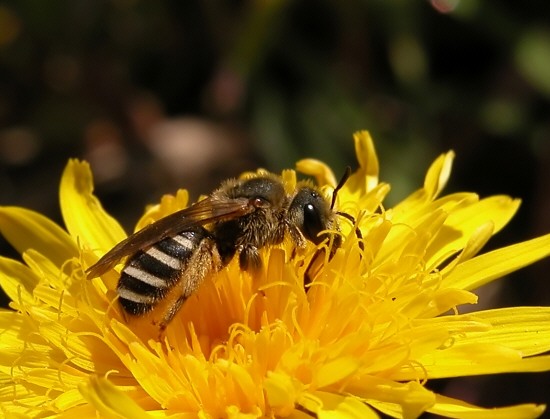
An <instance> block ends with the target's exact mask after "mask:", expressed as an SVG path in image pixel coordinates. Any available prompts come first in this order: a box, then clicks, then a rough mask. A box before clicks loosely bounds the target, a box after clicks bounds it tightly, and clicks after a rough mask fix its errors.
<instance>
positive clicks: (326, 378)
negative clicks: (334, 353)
mask: <svg viewBox="0 0 550 419" xmlns="http://www.w3.org/2000/svg"><path fill="white" fill-rule="evenodd" d="M359 367H360V364H359V362H358V361H357V360H356V359H355V358H352V357H342V358H337V359H334V360H332V361H327V362H325V363H324V364H323V365H321V367H320V368H319V370H318V371H317V381H316V385H317V386H318V387H320V388H321V387H326V386H329V385H331V384H333V383H335V382H337V381H340V380H343V379H345V378H346V377H348V376H349V375H351V374H353V373H354V372H355V371H357V369H358V368H359Z"/></svg>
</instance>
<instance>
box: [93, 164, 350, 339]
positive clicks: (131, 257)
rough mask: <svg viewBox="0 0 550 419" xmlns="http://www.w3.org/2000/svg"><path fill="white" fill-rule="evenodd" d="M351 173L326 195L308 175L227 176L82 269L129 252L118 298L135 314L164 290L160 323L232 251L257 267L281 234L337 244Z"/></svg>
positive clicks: (105, 266) (101, 268) (301, 243)
mask: <svg viewBox="0 0 550 419" xmlns="http://www.w3.org/2000/svg"><path fill="white" fill-rule="evenodd" d="M349 173H350V170H349V168H348V170H347V171H346V174H345V175H344V177H343V178H342V180H341V181H340V183H339V184H338V186H337V187H336V188H335V190H334V192H333V196H332V201H331V202H329V200H328V199H327V198H326V197H325V196H324V195H323V194H322V193H321V191H320V190H319V189H318V188H316V187H313V186H311V185H310V184H308V183H307V182H298V183H297V185H296V188H295V190H294V191H293V192H291V193H287V192H285V188H284V184H283V180H282V178H281V177H280V176H277V175H274V174H270V173H258V174H255V175H252V176H251V177H249V178H246V179H230V180H227V181H225V182H224V183H222V185H221V186H220V187H219V188H218V189H216V190H214V191H213V192H212V193H211V194H210V195H209V196H207V197H206V198H205V199H203V200H201V201H198V202H197V203H195V204H193V205H191V206H190V207H188V208H185V209H182V210H180V211H177V212H175V213H173V214H170V215H168V216H166V217H164V218H161V219H159V220H157V221H156V222H154V223H152V224H150V225H148V226H146V227H144V228H143V229H141V230H139V231H137V232H136V233H134V234H132V235H130V236H129V237H128V238H126V239H125V240H123V241H121V242H120V243H118V244H117V245H116V246H115V247H114V248H113V249H111V250H110V251H109V252H107V253H106V254H105V255H104V256H103V257H102V258H100V259H99V261H98V262H97V263H96V264H94V265H93V266H91V267H90V268H89V269H88V270H87V276H88V278H95V277H98V276H100V275H102V274H103V273H105V272H106V271H108V270H109V269H111V268H113V267H114V266H115V265H116V264H117V263H118V262H119V261H120V260H121V259H123V258H125V257H127V260H126V262H125V265H124V267H123V269H122V271H121V274H120V279H119V281H118V284H117V288H116V291H117V293H118V301H119V304H120V306H121V308H122V310H123V312H124V313H126V314H127V315H129V316H134V317H137V316H142V315H145V314H146V313H149V312H151V311H152V310H153V309H154V308H155V307H156V306H157V305H159V303H160V302H161V301H163V300H165V299H167V298H168V296H169V295H170V302H169V303H168V304H167V307H166V309H165V313H163V317H162V320H161V321H160V328H161V330H163V329H164V328H166V326H167V325H168V323H169V322H170V321H171V320H172V319H173V317H174V316H175V315H176V313H177V312H178V310H179V309H180V308H181V306H182V304H183V303H184V302H185V300H186V299H187V298H188V297H189V296H190V295H191V294H193V293H194V292H195V291H196V290H197V289H198V288H199V286H200V285H201V284H202V283H203V281H204V280H205V279H206V278H207V277H208V276H209V275H210V274H212V273H215V272H218V271H219V270H220V269H222V268H223V267H224V266H226V265H227V264H228V263H229V261H230V260H231V259H232V258H233V257H238V261H239V267H240V269H242V270H255V269H259V268H260V267H261V263H262V262H261V258H260V250H261V249H262V248H264V247H266V246H272V245H277V244H280V243H282V242H283V240H284V239H285V237H287V236H288V237H290V239H291V240H292V241H293V243H294V245H295V246H296V247H297V248H304V247H305V246H306V244H307V241H309V242H312V243H314V244H316V245H319V244H321V243H322V242H323V241H325V240H326V241H327V243H330V246H331V248H330V250H329V258H330V257H332V255H333V254H334V253H335V251H336V249H337V248H338V247H339V246H340V245H341V237H340V235H339V234H338V232H339V226H338V222H337V216H338V214H341V213H338V212H337V211H335V210H334V203H335V200H336V193H337V191H338V189H340V188H341V186H342V185H343V184H344V182H345V181H346V179H347V177H348V176H349ZM331 236H332V237H331ZM319 249H321V248H319ZM320 253H321V250H318V251H317V252H316V254H315V255H314V257H313V259H312V260H311V262H310V265H309V266H312V262H313V260H314V259H315V258H316V257H317V256H319V254H320ZM308 271H309V267H308V269H306V274H305V275H306V277H305V278H304V284H305V285H307V283H308V282H310V278H309V277H308V275H309V273H308Z"/></svg>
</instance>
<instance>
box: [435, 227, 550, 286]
mask: <svg viewBox="0 0 550 419" xmlns="http://www.w3.org/2000/svg"><path fill="white" fill-rule="evenodd" d="M548 256H550V234H547V235H546V236H541V237H537V238H536V239H532V240H528V241H525V242H522V243H518V244H514V245H511V246H508V247H503V248H501V249H497V250H494V251H492V252H489V253H485V254H483V255H479V256H477V257H475V258H473V259H470V260H467V261H465V262H464V263H461V264H459V265H457V266H456V267H455V268H454V269H453V270H452V271H451V272H449V273H448V274H447V275H446V276H445V277H444V278H443V281H442V286H444V287H449V288H461V289H465V290H472V289H475V288H478V287H480V286H482V285H483V284H486V283H488V282H491V281H493V280H494V279H497V278H501V277H503V276H504V275H506V274H508V273H510V272H513V271H516V270H518V269H520V268H523V267H524V266H527V265H529V264H531V263H533V262H536V261H537V260H540V259H542V258H545V257H548Z"/></svg>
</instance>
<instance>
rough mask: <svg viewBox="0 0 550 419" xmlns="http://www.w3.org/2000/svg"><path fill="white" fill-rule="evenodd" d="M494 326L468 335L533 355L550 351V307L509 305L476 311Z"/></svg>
mask: <svg viewBox="0 0 550 419" xmlns="http://www.w3.org/2000/svg"><path fill="white" fill-rule="evenodd" d="M471 317H473V318H475V319H479V320H483V321H486V322H488V323H490V324H491V326H492V327H491V328H490V329H489V330H487V331H484V332H483V333H472V334H469V335H468V336H467V340H468V342H470V343H477V344H482V343H493V344H500V345H503V346H507V347H509V348H513V349H516V350H518V351H521V353H522V355H523V356H532V355H537V354H541V353H544V352H546V351H550V307H509V308H501V309H494V310H486V311H479V312H475V313H473V314H472V315H471Z"/></svg>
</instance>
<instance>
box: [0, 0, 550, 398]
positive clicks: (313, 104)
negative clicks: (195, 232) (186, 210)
mask: <svg viewBox="0 0 550 419" xmlns="http://www.w3.org/2000/svg"><path fill="white" fill-rule="evenodd" d="M549 18H550V3H547V2H543V1H530V2H518V1H512V0H507V1H504V0H501V1H481V0H478V1H476V0H462V1H461V0H446V1H443V0H442V1H435V0H434V1H432V2H428V1H415V2H411V1H403V0H402V1H383V0H378V1H376V0H372V1H354V0H344V1H326V0H316V1H313V0H305V1H288V0H287V1H284V0H269V1H268V0H265V1H176V0H173V1H154V2H152V1H146V0H113V1H98V0H58V1H55V2H46V1H43V0H12V1H4V2H1V3H0V205H19V206H24V207H27V208H31V209H34V210H36V211H39V212H42V213H45V214H47V215H48V216H50V217H52V218H53V219H54V220H56V221H59V222H61V219H60V214H59V208H58V201H57V199H58V196H57V190H58V185H59V179H60V175H61V172H62V170H63V168H64V166H65V164H66V162H67V159H68V158H69V157H79V158H83V159H86V160H88V161H90V163H91V164H92V168H93V171H94V176H95V182H96V191H97V194H98V195H99V196H100V198H101V199H102V202H103V203H104V206H105V207H106V208H107V210H108V211H109V212H111V213H112V214H113V215H115V216H116V217H117V218H118V219H119V220H121V222H122V223H123V225H124V226H125V227H126V228H127V229H128V230H129V229H131V228H132V226H133V225H134V223H135V221H136V220H137V218H138V217H139V215H140V214H141V212H142V210H143V208H144V206H145V205H146V204H148V203H150V202H155V201H157V200H158V199H159V197H160V196H161V195H162V194H163V193H168V192H174V191H175V190H176V189H177V188H178V187H186V188H188V189H190V191H191V193H192V197H193V198H196V197H197V195H198V194H199V193H208V192H209V191H210V190H211V189H212V188H214V187H215V186H216V185H217V184H218V183H219V181H220V180H221V179H223V178H226V177H230V176H235V175H237V174H239V173H240V172H242V171H243V170H248V169H254V168H256V167H258V166H263V167H266V168H268V169H270V170H272V171H279V170H281V169H282V168H285V167H293V165H294V163H295V161H296V160H298V159H300V158H303V157H316V158H319V159H322V160H324V161H325V162H327V163H329V164H330V165H331V166H332V167H333V169H334V170H335V172H336V173H337V174H339V173H342V172H343V170H344V167H345V166H346V165H348V164H355V157H354V153H353V142H352V139H351V138H352V137H351V136H352V133H353V132H354V131H356V130H359V129H368V130H370V131H371V134H372V135H373V137H374V139H375V142H376V147H377V150H378V154H379V157H380V160H381V171H382V173H381V178H382V180H384V181H389V182H390V183H391V184H392V188H393V189H392V193H391V195H390V202H389V203H388V205H391V203H395V202H397V201H399V200H400V199H402V198H403V197H405V196H406V195H407V194H408V193H410V192H412V191H413V190H415V189H417V188H418V187H419V186H420V185H421V184H422V180H423V175H424V173H425V170H426V169H427V167H428V166H429V164H430V163H431V162H432V161H433V159H434V158H435V157H436V156H437V155H439V154H440V153H442V152H444V151H447V150H449V149H454V150H455V152H456V154H457V159H456V162H455V166H454V171H453V176H452V180H451V183H450V185H449V186H448V187H447V192H454V191H459V190H469V191H476V192H478V193H480V195H482V196H487V195H490V194H499V193H504V194H508V195H512V196H514V197H520V198H522V200H523V205H522V207H521V208H520V211H519V213H518V215H517V216H516V217H515V218H514V220H513V221H512V222H511V223H510V225H509V226H508V227H507V228H506V229H505V230H504V231H503V232H501V233H500V234H499V235H498V236H496V237H495V238H494V239H493V240H492V241H491V243H490V246H489V247H490V248H494V247H499V246H504V245H507V244H511V243H514V242H517V241H521V240H526V239H528V238H532V237H534V236H536V235H541V234H544V233H548V232H550V217H549V215H548V214H549V212H550V198H549V197H550V106H549V104H550V101H549V99H550V25H549V22H550V19H549ZM0 252H1V254H3V255H8V256H15V255H14V253H13V250H12V249H10V247H9V246H8V245H7V244H6V243H4V242H2V243H0ZM549 268H550V264H549V263H548V261H545V262H541V263H539V264H537V265H535V266H534V267H530V268H527V269H524V270H522V271H520V272H518V273H515V274H514V275H511V276H510V277H509V278H505V279H503V280H502V281H500V282H499V284H498V285H493V286H490V287H485V289H484V290H482V292H481V296H482V298H481V304H480V306H481V305H483V306H485V305H489V306H508V305H549V304H550V286H549V285H548V281H549V274H548V271H549ZM549 376H550V373H541V374H529V375H523V374H515V375H501V376H497V377H478V378H473V379H466V378H461V379H455V380H452V381H450V382H449V381H445V380H442V381H432V382H430V383H429V384H430V386H431V387H432V388H434V389H436V390H438V391H442V392H444V393H445V394H447V395H451V396H455V397H460V398H465V399H467V400H468V401H470V402H472V403H480V404H483V405H485V406H493V405H504V404H512V403H520V402H538V403H542V402H546V403H548V402H550V378H549Z"/></svg>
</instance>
